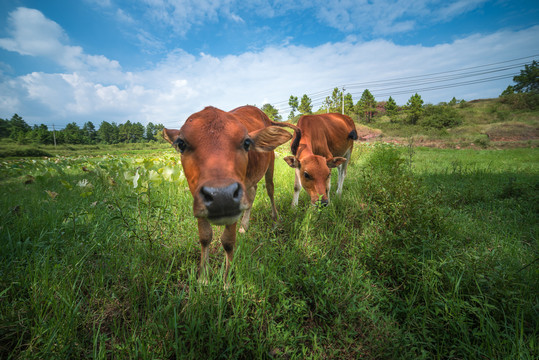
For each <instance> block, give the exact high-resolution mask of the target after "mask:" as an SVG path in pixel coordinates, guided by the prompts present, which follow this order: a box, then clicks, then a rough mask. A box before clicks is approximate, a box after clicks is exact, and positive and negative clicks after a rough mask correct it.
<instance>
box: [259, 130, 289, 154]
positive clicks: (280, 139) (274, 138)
mask: <svg viewBox="0 0 539 360" xmlns="http://www.w3.org/2000/svg"><path fill="white" fill-rule="evenodd" d="M249 137H250V138H251V139H252V140H253V142H254V148H253V150H255V151H272V150H273V149H275V148H276V147H277V146H279V145H282V144H284V143H285V142H287V141H288V140H290V139H291V138H292V134H290V133H289V132H288V131H286V130H285V129H283V128H280V127H277V126H268V127H267V128H263V129H260V130H257V131H253V132H250V133H249Z"/></svg>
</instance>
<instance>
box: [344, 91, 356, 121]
mask: <svg viewBox="0 0 539 360" xmlns="http://www.w3.org/2000/svg"><path fill="white" fill-rule="evenodd" d="M354 112H355V107H354V99H352V94H350V93H348V94H346V95H345V96H344V114H345V115H348V116H352V114H353V113H354Z"/></svg>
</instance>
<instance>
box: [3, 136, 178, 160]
mask: <svg viewBox="0 0 539 360" xmlns="http://www.w3.org/2000/svg"><path fill="white" fill-rule="evenodd" d="M168 149H170V145H169V144H168V143H165V142H164V141H158V142H157V141H156V142H146V143H122V144H114V145H108V144H96V145H73V144H61V145H57V146H54V145H41V144H28V145H20V144H17V143H16V142H14V141H13V140H11V139H0V158H7V159H17V158H23V157H52V156H92V155H93V156H99V155H102V154H110V155H139V154H146V155H150V154H156V153H160V152H163V151H165V150H168Z"/></svg>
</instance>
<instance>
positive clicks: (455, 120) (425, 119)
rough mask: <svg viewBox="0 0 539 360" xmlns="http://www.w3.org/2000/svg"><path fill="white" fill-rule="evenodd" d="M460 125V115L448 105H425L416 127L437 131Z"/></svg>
mask: <svg viewBox="0 0 539 360" xmlns="http://www.w3.org/2000/svg"><path fill="white" fill-rule="evenodd" d="M461 123H462V115H460V114H459V113H458V112H457V110H456V109H454V108H453V107H452V106H449V105H437V106H435V105H427V106H425V111H424V112H423V116H421V118H420V119H419V121H418V125H421V126H424V127H432V128H437V129H443V128H451V127H455V126H458V125H460V124H461Z"/></svg>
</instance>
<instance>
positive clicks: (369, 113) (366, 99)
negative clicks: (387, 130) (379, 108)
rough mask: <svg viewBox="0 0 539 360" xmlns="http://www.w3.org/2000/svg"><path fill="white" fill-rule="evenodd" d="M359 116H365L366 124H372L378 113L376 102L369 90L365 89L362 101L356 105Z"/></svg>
mask: <svg viewBox="0 0 539 360" xmlns="http://www.w3.org/2000/svg"><path fill="white" fill-rule="evenodd" d="M356 111H357V113H358V114H363V118H364V119H365V122H371V120H372V117H373V113H374V112H375V111H376V100H375V99H374V96H373V95H372V94H371V92H370V91H369V89H365V90H364V91H363V93H362V94H361V99H359V101H358V102H357V104H356Z"/></svg>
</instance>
